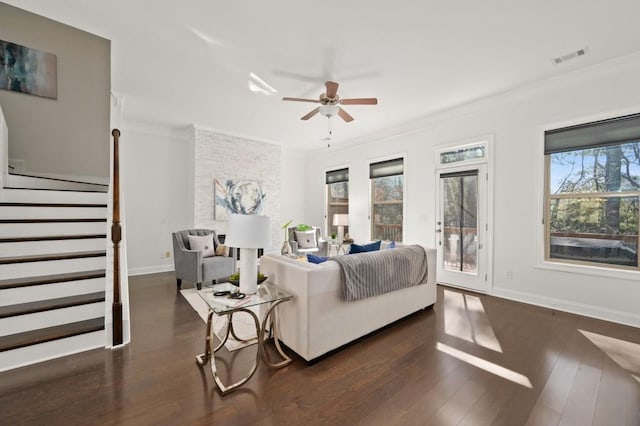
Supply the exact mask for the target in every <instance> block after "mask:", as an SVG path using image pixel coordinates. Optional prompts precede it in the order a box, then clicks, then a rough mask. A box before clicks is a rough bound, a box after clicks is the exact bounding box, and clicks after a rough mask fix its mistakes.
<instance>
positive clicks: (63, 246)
mask: <svg viewBox="0 0 640 426" xmlns="http://www.w3.org/2000/svg"><path fill="white" fill-rule="evenodd" d="M106 249H107V239H106V238H91V239H86V240H53V241H23V242H18V243H1V244H0V257H13V256H29V255H37V254H55V253H71V252H77V251H95V250H106Z"/></svg>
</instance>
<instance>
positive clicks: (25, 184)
mask: <svg viewBox="0 0 640 426" xmlns="http://www.w3.org/2000/svg"><path fill="white" fill-rule="evenodd" d="M5 186H12V187H16V188H46V189H73V190H78V191H101V190H103V188H104V186H103V185H90V184H86V183H80V182H78V183H76V182H66V181H62V180H53V179H42V178H37V177H30V176H18V175H9V179H8V184H7V185H5Z"/></svg>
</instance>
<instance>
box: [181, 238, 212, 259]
mask: <svg viewBox="0 0 640 426" xmlns="http://www.w3.org/2000/svg"><path fill="white" fill-rule="evenodd" d="M188 238H189V248H190V249H191V250H195V251H201V252H202V257H211V256H215V255H216V250H215V246H214V245H213V234H209V235H189V236H188Z"/></svg>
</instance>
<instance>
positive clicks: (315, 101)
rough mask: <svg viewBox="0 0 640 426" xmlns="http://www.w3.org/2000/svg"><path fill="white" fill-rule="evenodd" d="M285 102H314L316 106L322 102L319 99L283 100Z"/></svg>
mask: <svg viewBox="0 0 640 426" xmlns="http://www.w3.org/2000/svg"><path fill="white" fill-rule="evenodd" d="M282 100H283V101H295V102H312V103H314V104H319V103H320V101H319V100H318V99H305V98H282Z"/></svg>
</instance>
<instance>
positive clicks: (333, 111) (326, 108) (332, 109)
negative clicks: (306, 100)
mask: <svg viewBox="0 0 640 426" xmlns="http://www.w3.org/2000/svg"><path fill="white" fill-rule="evenodd" d="M338 109H339V107H338V105H321V106H320V114H322V115H324V116H325V117H333V116H335V115H338Z"/></svg>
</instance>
